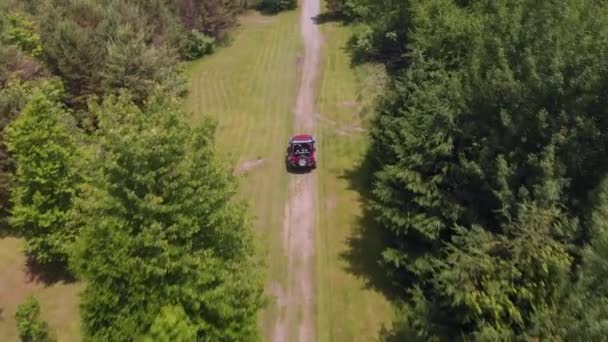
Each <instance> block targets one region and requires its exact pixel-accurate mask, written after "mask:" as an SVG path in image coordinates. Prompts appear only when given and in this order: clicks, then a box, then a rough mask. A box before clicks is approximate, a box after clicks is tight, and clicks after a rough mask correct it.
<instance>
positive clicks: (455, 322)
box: [357, 0, 608, 340]
mask: <svg viewBox="0 0 608 342" xmlns="http://www.w3.org/2000/svg"><path fill="white" fill-rule="evenodd" d="M360 3H362V6H363V7H362V8H364V7H365V8H368V9H369V8H374V7H373V5H370V4H369V3H368V2H366V1H364V0H362V1H360ZM382 3H383V4H384V5H385V6H388V7H389V8H388V9H387V10H385V11H378V12H376V13H372V14H368V16H369V19H367V20H369V21H368V25H369V31H368V35H367V36H366V37H367V38H365V37H359V39H360V40H358V43H357V44H359V43H360V46H363V47H367V48H369V49H370V50H369V51H371V52H372V53H375V54H377V55H378V56H381V58H380V59H381V60H383V61H385V62H386V64H387V66H388V67H389V68H391V69H392V70H391V71H393V73H394V75H395V76H394V77H393V79H392V80H391V82H389V85H388V89H387V91H386V93H385V95H384V96H383V97H382V98H381V99H380V101H379V105H378V107H377V115H376V117H375V118H374V120H373V125H372V126H373V127H372V140H373V150H372V152H373V153H371V155H373V156H374V158H375V162H376V167H377V172H376V173H375V182H374V184H373V195H374V199H373V207H374V209H375V212H376V213H377V218H378V220H379V222H380V223H381V225H382V226H383V227H384V228H385V229H386V230H387V231H388V232H389V233H390V236H391V239H390V244H389V245H388V246H387V248H386V249H385V251H384V253H383V255H382V257H383V260H384V262H385V264H386V265H387V266H388V267H389V270H390V272H391V274H392V275H393V276H394V279H395V281H396V282H398V283H399V284H401V285H402V290H403V293H411V294H412V296H408V297H405V298H410V299H411V298H413V299H411V300H410V301H409V302H410V304H411V305H412V307H413V310H414V311H415V312H420V313H422V318H417V319H412V318H411V317H409V318H407V319H408V320H409V322H410V323H411V324H412V325H413V326H415V327H417V328H418V329H419V331H420V332H422V333H424V332H426V333H427V335H426V337H427V338H433V337H448V336H449V337H452V336H462V337H463V338H464V339H468V338H475V339H490V340H492V339H498V338H499V337H501V336H503V337H504V336H507V338H508V337H509V336H511V337H513V338H516V337H526V336H527V337H536V338H549V339H550V338H552V337H555V336H563V334H564V332H563V331H560V330H559V329H557V330H556V329H555V327H554V326H552V325H551V324H549V323H547V322H549V321H551V319H550V318H551V317H556V314H555V313H556V311H559V306H558V303H563V300H564V292H567V290H565V288H569V287H570V286H571V284H570V283H569V281H568V279H567V278H568V277H566V275H567V274H568V273H569V272H570V270H571V269H576V268H575V267H574V266H576V264H574V262H575V260H577V258H578V254H579V251H578V246H580V245H581V244H584V243H585V242H586V241H587V239H588V238H589V234H588V232H587V230H588V229H589V228H588V227H589V225H588V224H578V222H579V221H586V209H587V203H588V200H587V198H588V193H589V192H590V191H591V190H592V189H594V188H595V187H596V186H597V184H598V182H599V180H600V179H601V178H602V177H604V175H605V174H606V172H607V171H608V164H607V163H606V158H605V155H606V153H607V152H608V151H607V150H606V149H607V148H608V135H607V134H606V133H605V132H608V130H607V129H608V121H606V117H607V116H606V115H605V114H606V108H608V107H607V105H608V103H606V101H607V100H606V98H605V97H604V96H601V95H599V94H602V93H603V91H604V90H603V89H604V86H603V84H605V82H606V80H608V69H606V68H605V63H604V62H603V61H604V60H605V59H606V58H607V57H608V30H606V29H605V28H606V27H607V26H606V25H607V24H608V8H607V7H606V6H605V5H604V4H603V3H602V2H593V1H566V2H563V1H557V0H555V1H543V2H538V1H533V0H522V1H514V2H506V1H481V0H480V1H452V0H430V1H403V2H398V3H393V2H391V1H386V2H382ZM383 19H384V21H382V20H383ZM381 21H382V22H381ZM377 37H380V38H378V39H376V38H377ZM364 38H365V39H364ZM366 39H367V40H366ZM591 42H593V43H591ZM577 245H578V246H577Z"/></svg>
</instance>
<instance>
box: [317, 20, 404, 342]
mask: <svg viewBox="0 0 608 342" xmlns="http://www.w3.org/2000/svg"><path fill="white" fill-rule="evenodd" d="M322 30H323V35H324V38H325V44H324V49H323V59H322V61H323V62H322V63H323V64H322V77H321V80H320V83H319V93H318V104H317V106H318V111H319V113H320V114H319V116H318V119H317V136H318V142H319V168H318V172H319V192H318V196H319V198H318V201H317V210H318V223H317V227H318V228H317V233H316V240H317V279H318V286H317V288H318V294H317V302H318V303H317V307H318V309H317V311H318V312H317V329H318V332H317V337H318V340H319V341H373V340H377V339H378V334H379V332H380V331H381V330H382V329H383V328H389V325H390V322H391V320H392V317H393V309H392V306H391V304H390V302H389V301H388V299H387V298H386V296H385V294H384V293H383V290H382V289H383V288H385V284H384V280H383V279H382V277H381V275H380V274H379V272H378V266H377V264H376V260H377V259H378V258H379V255H378V253H379V251H380V247H381V246H380V238H379V236H378V233H377V231H374V228H373V224H370V223H371V222H370V219H369V218H366V215H365V213H364V209H363V203H362V197H361V196H362V195H361V193H364V191H365V190H364V179H365V177H366V174H365V170H363V171H361V170H360V169H359V165H360V164H361V163H362V162H363V158H364V153H365V150H366V146H367V145H366V144H367V140H368V139H367V134H366V132H365V119H364V118H363V116H364V115H363V113H365V112H366V111H367V109H366V108H367V107H368V106H369V105H371V103H370V98H372V97H373V96H372V94H373V93H374V91H377V90H378V89H379V88H380V87H379V83H380V82H379V79H381V78H382V77H381V76H379V75H381V74H382V73H379V72H377V70H375V68H373V67H371V66H363V67H357V68H354V69H353V68H352V67H351V66H350V59H349V56H348V54H347V52H346V51H345V50H344V47H345V45H346V42H347V40H348V38H349V37H350V35H351V34H352V29H351V28H350V27H348V26H343V25H342V24H339V23H332V22H330V23H326V24H324V25H323V26H322Z"/></svg>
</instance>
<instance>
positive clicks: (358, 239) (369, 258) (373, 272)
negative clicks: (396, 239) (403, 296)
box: [341, 153, 398, 302]
mask: <svg viewBox="0 0 608 342" xmlns="http://www.w3.org/2000/svg"><path fill="white" fill-rule="evenodd" d="M371 177H372V160H371V158H370V155H369V153H367V154H366V156H365V158H364V160H363V162H362V163H361V164H360V165H358V166H356V167H355V168H353V169H351V170H347V171H346V172H345V173H344V174H343V176H342V178H343V179H346V180H347V181H348V182H349V185H350V188H351V189H352V190H355V191H357V192H358V193H359V194H360V201H361V202H362V203H361V204H362V207H363V214H362V216H361V217H359V218H358V220H357V226H356V227H355V230H354V233H353V234H352V235H351V236H350V237H348V240H347V245H348V250H347V251H345V252H344V253H343V254H342V255H341V257H342V258H344V260H346V261H347V263H348V266H347V271H348V272H350V273H351V274H353V275H355V276H357V277H360V278H362V279H364V280H365V284H366V287H367V288H372V289H375V290H377V291H379V292H381V293H382V294H384V296H386V297H387V298H388V299H389V300H390V301H391V302H395V300H396V299H397V298H398V289H397V287H396V286H394V284H393V283H392V282H391V280H390V279H389V277H388V275H387V271H386V269H384V267H383V266H382V264H381V262H380V260H381V254H382V251H383V250H384V248H385V247H386V245H387V242H388V241H387V240H388V237H387V235H386V234H385V233H384V231H383V230H382V229H381V227H380V226H379V225H378V223H377V222H376V220H375V216H376V215H375V213H374V211H373V210H372V209H371V208H370V206H369V203H370V200H371V193H370V184H371Z"/></svg>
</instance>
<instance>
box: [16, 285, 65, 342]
mask: <svg viewBox="0 0 608 342" xmlns="http://www.w3.org/2000/svg"><path fill="white" fill-rule="evenodd" d="M39 316H40V305H39V304H38V301H37V300H36V298H34V297H33V296H29V297H27V298H26V299H25V301H24V302H23V303H21V304H20V305H19V306H18V307H17V312H16V313H15V320H16V321H17V329H18V330H19V336H20V337H21V340H22V341H25V342H49V341H54V340H55V339H54V338H53V336H52V335H51V332H50V329H49V326H48V324H47V323H46V322H45V321H43V320H41V319H40V317H39Z"/></svg>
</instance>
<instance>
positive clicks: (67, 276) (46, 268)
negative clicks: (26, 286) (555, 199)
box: [25, 256, 76, 286]
mask: <svg viewBox="0 0 608 342" xmlns="http://www.w3.org/2000/svg"><path fill="white" fill-rule="evenodd" d="M25 268H26V270H25V271H26V272H25V273H26V275H27V280H28V281H29V282H37V283H41V284H43V285H44V286H50V285H53V284H56V283H65V284H70V283H73V282H75V281H76V278H75V277H74V275H73V274H72V273H71V272H70V271H69V270H68V268H67V266H66V265H65V264H61V263H52V264H41V263H38V262H36V260H34V259H33V258H32V257H30V256H28V257H27V261H26V264H25Z"/></svg>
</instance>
